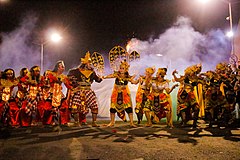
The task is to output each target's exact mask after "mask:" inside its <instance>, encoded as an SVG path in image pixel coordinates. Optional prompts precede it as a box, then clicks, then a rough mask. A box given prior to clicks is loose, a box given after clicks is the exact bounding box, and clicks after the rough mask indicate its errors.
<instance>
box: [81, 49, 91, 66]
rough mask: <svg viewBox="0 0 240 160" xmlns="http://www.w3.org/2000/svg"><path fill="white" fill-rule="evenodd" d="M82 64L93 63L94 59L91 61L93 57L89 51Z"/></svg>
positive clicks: (82, 59)
mask: <svg viewBox="0 0 240 160" xmlns="http://www.w3.org/2000/svg"><path fill="white" fill-rule="evenodd" d="M81 63H82V64H88V63H92V59H91V55H90V52H89V51H87V53H86V55H85V57H84V58H81Z"/></svg>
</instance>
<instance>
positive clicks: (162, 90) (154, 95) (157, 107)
mask: <svg viewBox="0 0 240 160" xmlns="http://www.w3.org/2000/svg"><path fill="white" fill-rule="evenodd" d="M166 73H167V68H159V69H158V71H157V74H156V78H154V79H153V83H152V92H151V94H150V96H149V100H150V101H151V106H152V116H153V119H154V120H155V121H156V122H159V121H160V120H161V118H165V117H166V119H167V126H168V127H170V128H172V127H173V122H172V104H171V103H172V101H171V97H170V93H171V92H172V91H173V89H174V88H175V87H177V86H178V84H175V85H173V86H172V87H171V88H169V82H170V81H169V80H167V79H165V76H166Z"/></svg>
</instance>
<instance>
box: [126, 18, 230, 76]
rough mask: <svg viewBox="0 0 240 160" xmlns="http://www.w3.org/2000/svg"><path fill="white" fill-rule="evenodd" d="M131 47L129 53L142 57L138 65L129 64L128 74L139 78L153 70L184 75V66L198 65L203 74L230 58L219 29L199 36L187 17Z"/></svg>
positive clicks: (134, 43) (132, 40) (225, 41)
mask: <svg viewBox="0 0 240 160" xmlns="http://www.w3.org/2000/svg"><path fill="white" fill-rule="evenodd" d="M130 44H131V47H130V51H129V53H130V52H131V51H133V50H135V51H137V52H138V53H140V56H141V58H140V60H139V61H137V62H133V63H131V67H132V69H131V70H130V71H131V72H133V73H136V72H139V73H140V74H143V73H144V70H145V68H146V67H152V66H155V67H156V69H157V68H159V67H167V68H168V74H170V72H171V71H172V70H174V69H177V70H178V71H179V72H183V70H184V69H185V68H186V67H187V66H189V65H192V64H198V63H202V65H203V70H205V71H206V70H211V69H214V68H215V66H216V64H217V63H219V62H222V61H226V60H227V58H228V57H229V41H228V40H227V39H226V38H225V36H224V33H223V32H222V31H221V30H220V29H217V30H212V31H210V32H208V33H207V34H206V35H204V34H201V33H200V32H198V31H196V30H195V29H194V28H193V27H192V22H191V20H190V19H189V18H186V17H178V19H177V21H176V23H175V24H174V25H173V26H172V27H171V28H169V29H167V30H166V31H165V32H164V33H163V34H161V35H159V37H158V38H157V39H149V40H148V41H141V40H138V39H136V38H133V39H131V41H130ZM157 55H158V56H157Z"/></svg>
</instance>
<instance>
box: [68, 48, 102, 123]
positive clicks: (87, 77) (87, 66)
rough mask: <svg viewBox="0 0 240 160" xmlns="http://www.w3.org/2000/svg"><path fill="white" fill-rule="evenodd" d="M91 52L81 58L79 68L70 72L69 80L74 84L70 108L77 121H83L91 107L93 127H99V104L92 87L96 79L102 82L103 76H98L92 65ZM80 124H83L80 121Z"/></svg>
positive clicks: (69, 92)
mask: <svg viewBox="0 0 240 160" xmlns="http://www.w3.org/2000/svg"><path fill="white" fill-rule="evenodd" d="M91 61H92V60H91V56H90V52H87V53H86V55H85V58H81V64H80V65H79V67H78V68H74V69H71V70H70V71H69V72H68V77H69V80H70V82H71V84H72V86H73V88H72V90H68V95H69V96H70V99H69V108H70V110H71V113H72V115H73V116H74V119H75V121H76V122H82V119H84V118H85V115H86V114H87V113H88V112H89V109H91V112H92V127H98V125H97V123H96V121H97V114H98V104H97V97H96V94H95V93H94V91H93V90H92V89H91V84H92V83H93V82H94V81H95V82H98V83H100V82H101V81H102V78H100V77H99V76H97V74H96V72H95V71H94V69H93V67H92V66H91ZM79 125H81V124H80V123H79Z"/></svg>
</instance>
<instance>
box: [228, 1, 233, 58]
mask: <svg viewBox="0 0 240 160" xmlns="http://www.w3.org/2000/svg"><path fill="white" fill-rule="evenodd" d="M228 10H229V23H230V32H231V33H233V27H232V24H233V22H232V5H231V2H230V1H229V2H228ZM233 37H234V36H232V39H231V46H232V48H231V55H233V54H234V46H233Z"/></svg>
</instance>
